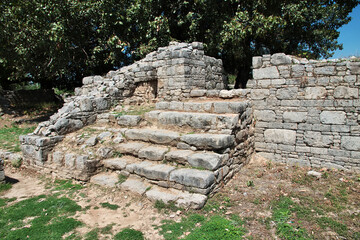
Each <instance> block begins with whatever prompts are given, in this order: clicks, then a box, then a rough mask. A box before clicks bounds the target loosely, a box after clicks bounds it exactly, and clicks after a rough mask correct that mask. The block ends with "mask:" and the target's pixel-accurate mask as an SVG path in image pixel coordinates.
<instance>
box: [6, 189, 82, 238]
mask: <svg viewBox="0 0 360 240" xmlns="http://www.w3.org/2000/svg"><path fill="white" fill-rule="evenodd" d="M79 210H81V207H80V206H79V205H77V204H76V203H75V202H74V201H72V200H70V199H68V198H64V197H62V198H56V197H54V196H45V195H41V196H37V197H33V198H30V199H27V200H23V201H20V202H18V203H15V204H13V205H11V206H8V207H4V208H1V209H0V215H1V219H0V236H1V238H2V239H62V236H63V235H64V234H65V233H67V232H70V231H72V230H73V229H75V228H76V227H78V226H80V225H81V223H80V222H79V221H77V220H75V219H73V218H71V217H69V216H71V215H74V214H75V213H76V212H77V211H79Z"/></svg>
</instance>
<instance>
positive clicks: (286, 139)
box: [247, 54, 360, 170]
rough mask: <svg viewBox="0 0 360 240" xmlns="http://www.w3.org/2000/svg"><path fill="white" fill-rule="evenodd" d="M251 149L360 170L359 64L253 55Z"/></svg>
mask: <svg viewBox="0 0 360 240" xmlns="http://www.w3.org/2000/svg"><path fill="white" fill-rule="evenodd" d="M253 68H254V70H253V77H254V79H253V80H250V81H249V82H248V84H247V86H248V88H250V98H251V101H252V105H253V109H254V117H255V150H256V151H257V152H259V153H260V154H261V155H263V156H264V157H266V158H268V159H273V160H277V161H281V162H286V163H294V164H300V165H310V166H314V167H329V168H333V167H335V168H340V169H352V170H359V169H360V99H359V88H360V62H359V61H358V60H356V59H353V60H349V59H347V60H341V59H340V60H323V61H313V60H310V61H309V60H307V59H299V58H296V57H293V56H287V55H285V54H274V55H272V56H270V55H264V56H262V57H254V58H253Z"/></svg>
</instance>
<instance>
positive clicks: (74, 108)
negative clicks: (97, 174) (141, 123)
mask: <svg viewBox="0 0 360 240" xmlns="http://www.w3.org/2000/svg"><path fill="white" fill-rule="evenodd" d="M225 80H226V79H225V78H224V76H223V67H222V61H221V60H219V59H215V58H212V57H208V56H205V55H204V50H203V44H202V43H199V42H193V43H177V42H171V43H170V45H169V46H168V47H162V48H159V49H158V50H157V51H155V52H152V53H149V54H148V55H147V56H146V57H145V58H144V59H142V60H140V61H138V62H136V63H134V64H132V65H130V66H126V67H123V68H121V69H119V70H117V71H110V72H109V73H107V74H106V76H90V77H85V78H84V79H83V86H82V87H81V88H77V89H75V96H73V97H70V98H67V99H66V100H65V104H64V106H63V107H62V108H61V109H59V111H58V112H57V113H56V114H54V115H53V116H51V117H50V120H49V121H45V122H42V123H40V124H39V125H38V127H37V128H36V129H35V131H34V133H33V134H32V135H28V136H21V137H20V142H21V144H22V151H23V153H24V156H25V158H26V159H27V161H30V162H33V163H34V164H35V165H39V166H41V165H42V164H43V162H44V161H45V160H46V159H47V155H48V153H49V152H50V151H51V149H52V148H53V146H54V145H55V144H56V143H57V142H59V141H61V139H62V138H61V136H62V135H64V134H66V133H69V132H73V131H76V130H79V129H81V128H83V127H84V126H86V125H89V124H92V123H94V122H95V121H96V119H97V116H99V115H101V114H102V113H104V112H106V111H108V110H109V108H110V107H111V106H112V105H114V104H120V103H122V104H143V103H144V102H153V101H155V100H176V101H178V100H182V99H185V98H188V97H189V96H190V92H191V90H193V89H199V90H205V91H207V90H212V89H217V90H221V89H224V88H225V87H226V86H227V83H226V81H225Z"/></svg>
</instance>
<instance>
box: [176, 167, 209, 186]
mask: <svg viewBox="0 0 360 240" xmlns="http://www.w3.org/2000/svg"><path fill="white" fill-rule="evenodd" d="M170 181H174V182H177V183H180V184H183V185H186V186H190V187H198V188H208V187H210V186H211V185H212V184H213V183H214V182H215V176H214V173H213V172H210V171H205V170H196V169H186V168H183V169H176V170H174V171H172V172H171V173H170Z"/></svg>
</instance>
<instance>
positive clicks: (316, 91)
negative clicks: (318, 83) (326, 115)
mask: <svg viewBox="0 0 360 240" xmlns="http://www.w3.org/2000/svg"><path fill="white" fill-rule="evenodd" d="M326 94H327V91H326V88H324V87H307V88H305V99H322V98H325V97H326Z"/></svg>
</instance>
